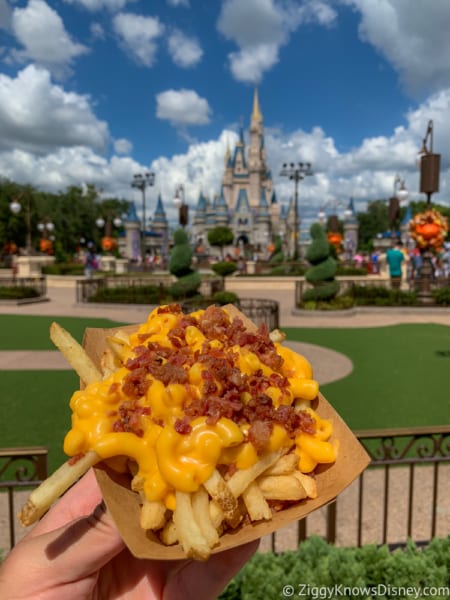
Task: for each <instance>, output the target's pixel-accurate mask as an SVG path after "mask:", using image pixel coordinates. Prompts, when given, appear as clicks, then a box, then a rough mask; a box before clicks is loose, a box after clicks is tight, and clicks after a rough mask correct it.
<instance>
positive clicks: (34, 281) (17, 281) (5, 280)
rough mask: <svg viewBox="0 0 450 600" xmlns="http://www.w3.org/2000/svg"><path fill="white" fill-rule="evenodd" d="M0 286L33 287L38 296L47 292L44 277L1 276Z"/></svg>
mask: <svg viewBox="0 0 450 600" xmlns="http://www.w3.org/2000/svg"><path fill="white" fill-rule="evenodd" d="M0 286H1V287H24V288H33V289H35V290H36V291H37V292H38V294H39V296H45V295H46V293H47V279H46V277H44V276H42V277H1V278H0Z"/></svg>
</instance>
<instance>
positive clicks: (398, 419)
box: [285, 324, 450, 429]
mask: <svg viewBox="0 0 450 600" xmlns="http://www.w3.org/2000/svg"><path fill="white" fill-rule="evenodd" d="M285 331H286V333H287V335H288V338H289V339H291V340H297V341H302V342H305V343H310V344H317V345H319V346H324V347H327V348H331V349H333V350H336V351H338V352H342V353H343V354H345V355H347V356H348V357H350V358H351V360H352V361H353V365H354V369H353V372H352V373H351V374H350V375H349V376H348V377H346V378H344V379H341V380H339V381H336V382H334V383H330V384H327V385H323V386H321V389H322V392H323V394H324V396H325V397H326V398H327V400H328V401H329V402H331V403H332V404H333V406H334V407H335V408H336V410H337V411H338V412H339V414H340V415H341V416H342V417H343V418H344V420H345V421H346V422H347V423H348V425H349V426H350V427H352V428H353V429H371V428H383V427H412V426H419V425H441V424H447V423H448V422H449V420H450V419H449V413H448V400H446V397H447V395H446V394H447V392H446V389H447V387H448V381H449V372H450V327H448V326H445V325H436V324H402V325H394V326H389V327H378V328H364V329H359V328H356V329H301V330H300V329H288V328H286V329H285Z"/></svg>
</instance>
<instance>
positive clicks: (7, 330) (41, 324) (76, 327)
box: [0, 315, 123, 350]
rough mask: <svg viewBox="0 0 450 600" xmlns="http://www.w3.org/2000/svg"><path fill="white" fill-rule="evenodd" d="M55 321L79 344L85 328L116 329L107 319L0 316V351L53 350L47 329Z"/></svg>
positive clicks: (113, 323)
mask: <svg viewBox="0 0 450 600" xmlns="http://www.w3.org/2000/svg"><path fill="white" fill-rule="evenodd" d="M52 321H57V322H58V323H59V324H60V325H61V326H62V327H64V328H65V329H67V331H69V332H70V333H71V334H72V335H73V336H74V338H75V339H77V340H78V341H80V342H81V340H82V338H83V332H84V330H85V328H86V327H116V326H117V325H123V323H115V322H113V321H110V320H109V319H97V318H85V319H80V318H76V317H35V316H31V315H24V316H22V315H0V331H1V336H0V350H55V346H54V345H53V343H52V342H51V341H50V338H49V329H50V325H51V323H52Z"/></svg>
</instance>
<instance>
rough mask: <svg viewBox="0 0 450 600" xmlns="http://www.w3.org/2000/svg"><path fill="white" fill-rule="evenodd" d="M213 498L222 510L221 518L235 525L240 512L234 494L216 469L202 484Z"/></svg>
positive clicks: (238, 520) (237, 522)
mask: <svg viewBox="0 0 450 600" xmlns="http://www.w3.org/2000/svg"><path fill="white" fill-rule="evenodd" d="M203 485H204V486H205V489H206V490H207V492H208V493H209V495H210V496H211V498H212V499H213V500H215V501H216V502H217V504H218V505H219V506H220V508H221V509H222V511H223V518H224V519H226V521H227V522H228V523H229V524H230V525H231V527H237V526H238V524H239V522H240V520H241V516H240V512H239V508H238V503H237V500H236V497H237V496H235V495H233V493H232V492H231V490H230V488H229V487H228V485H227V483H226V482H225V480H224V479H223V477H222V476H221V474H220V473H219V471H218V470H217V469H215V470H214V472H213V474H212V475H211V477H210V478H209V479H208V480H207V481H205V483H204V484H203Z"/></svg>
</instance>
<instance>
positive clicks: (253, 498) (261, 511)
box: [242, 481, 272, 521]
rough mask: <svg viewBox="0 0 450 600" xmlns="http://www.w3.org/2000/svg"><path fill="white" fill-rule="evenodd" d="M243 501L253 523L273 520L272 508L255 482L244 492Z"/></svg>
mask: <svg viewBox="0 0 450 600" xmlns="http://www.w3.org/2000/svg"><path fill="white" fill-rule="evenodd" d="M242 499H243V500H244V503H245V508H246V509H247V512H248V516H249V517H250V520H251V521H260V520H265V521H269V520H270V519H271V518H272V511H271V509H270V506H269V505H268V504H267V501H266V499H265V498H264V494H263V493H262V492H261V490H260V488H259V485H258V484H257V483H256V482H255V481H253V482H252V483H251V484H250V485H249V486H248V487H247V488H246V489H245V490H244V492H243V493H242Z"/></svg>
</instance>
